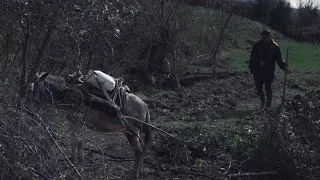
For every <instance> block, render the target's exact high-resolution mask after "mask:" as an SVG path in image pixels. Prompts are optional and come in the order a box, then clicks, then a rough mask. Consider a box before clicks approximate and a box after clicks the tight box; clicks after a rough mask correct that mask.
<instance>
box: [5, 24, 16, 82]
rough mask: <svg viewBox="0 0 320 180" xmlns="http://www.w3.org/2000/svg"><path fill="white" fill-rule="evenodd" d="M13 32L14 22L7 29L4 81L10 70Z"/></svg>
mask: <svg viewBox="0 0 320 180" xmlns="http://www.w3.org/2000/svg"><path fill="white" fill-rule="evenodd" d="M12 34H13V29H12V23H10V24H9V28H8V30H7V36H6V49H5V50H6V59H5V61H4V64H3V67H2V72H3V77H2V78H3V79H2V80H3V81H5V79H6V76H7V75H6V73H7V70H8V64H9V61H10V59H11V58H10V56H11V48H12Z"/></svg>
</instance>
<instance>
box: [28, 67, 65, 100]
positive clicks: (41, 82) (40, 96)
mask: <svg viewBox="0 0 320 180" xmlns="http://www.w3.org/2000/svg"><path fill="white" fill-rule="evenodd" d="M66 90H67V87H66V84H65V79H64V78H63V77H60V76H54V75H51V74H50V71H49V72H42V73H37V75H36V79H35V81H34V82H33V83H31V84H30V86H29V88H28V91H27V96H26V102H27V103H28V104H34V105H39V103H53V102H55V101H59V100H61V99H62V98H63V96H64V93H65V91H66Z"/></svg>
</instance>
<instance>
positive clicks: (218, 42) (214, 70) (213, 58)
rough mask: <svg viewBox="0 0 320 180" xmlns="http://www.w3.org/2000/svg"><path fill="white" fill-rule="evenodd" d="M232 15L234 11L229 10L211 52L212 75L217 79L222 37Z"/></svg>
mask: <svg viewBox="0 0 320 180" xmlns="http://www.w3.org/2000/svg"><path fill="white" fill-rule="evenodd" d="M231 17H232V11H230V12H229V14H228V17H227V19H226V21H225V22H224V23H223V24H222V26H221V29H220V31H219V33H218V38H217V40H216V42H215V44H214V46H213V48H212V51H211V53H212V54H211V62H212V66H211V68H212V69H211V70H212V76H213V78H214V79H217V66H218V62H217V61H218V60H217V54H218V52H219V49H220V45H221V42H222V37H223V35H224V32H225V30H226V28H227V25H228V23H229V21H230V19H231ZM222 18H223V17H222Z"/></svg>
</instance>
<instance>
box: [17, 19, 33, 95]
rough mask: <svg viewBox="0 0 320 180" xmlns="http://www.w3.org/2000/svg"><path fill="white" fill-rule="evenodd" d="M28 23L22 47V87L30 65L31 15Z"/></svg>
mask: <svg viewBox="0 0 320 180" xmlns="http://www.w3.org/2000/svg"><path fill="white" fill-rule="evenodd" d="M26 20H27V25H26V30H25V32H24V44H23V49H22V59H21V61H22V68H21V74H20V84H19V85H20V89H22V87H23V85H24V84H25V83H26V75H27V66H28V50H29V40H30V17H29V16H26Z"/></svg>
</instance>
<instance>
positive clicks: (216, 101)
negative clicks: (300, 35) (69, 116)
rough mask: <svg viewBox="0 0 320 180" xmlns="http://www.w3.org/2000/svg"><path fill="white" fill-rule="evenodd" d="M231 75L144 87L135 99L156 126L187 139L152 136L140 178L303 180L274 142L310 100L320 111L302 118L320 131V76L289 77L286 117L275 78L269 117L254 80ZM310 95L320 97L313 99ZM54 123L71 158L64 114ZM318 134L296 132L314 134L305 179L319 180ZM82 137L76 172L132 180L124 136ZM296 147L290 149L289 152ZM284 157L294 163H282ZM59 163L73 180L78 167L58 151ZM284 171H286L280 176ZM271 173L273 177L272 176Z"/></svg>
mask: <svg viewBox="0 0 320 180" xmlns="http://www.w3.org/2000/svg"><path fill="white" fill-rule="evenodd" d="M231 72H232V73H228V74H225V75H221V76H220V78H219V79H218V80H212V79H206V80H199V81H196V82H188V86H183V87H182V89H181V90H180V91H174V90H168V89H166V88H162V89H161V88H157V89H155V88H147V89H145V90H144V91H143V92H138V93H137V94H139V95H140V96H141V98H143V99H144V100H145V101H146V102H147V104H148V106H149V108H150V111H151V122H152V124H154V125H156V126H157V127H159V128H162V129H164V130H166V131H168V132H170V133H172V134H174V135H176V136H177V137H179V138H181V139H183V140H184V141H188V143H186V144H185V143H182V142H180V141H178V140H175V139H172V138H168V137H166V136H165V135H163V136H161V135H160V134H159V133H158V132H156V131H154V133H153V135H154V141H153V144H152V147H151V150H150V152H149V154H148V156H147V157H146V161H145V164H144V166H143V169H142V172H141V175H140V179H176V180H178V179H226V178H227V177H229V176H230V175H232V174H237V173H254V172H257V173H259V172H271V175H270V174H269V175H268V174H267V175H262V176H258V177H255V176H251V175H250V176H249V177H248V178H247V179H288V178H289V179H295V178H296V179H299V177H300V176H299V177H298V176H295V177H293V176H292V177H290V174H292V168H291V166H288V167H286V168H287V169H286V168H285V167H284V164H287V163H288V162H291V161H292V163H293V164H295V162H293V161H294V160H292V159H291V160H290V156H287V154H286V153H287V152H288V151H287V148H284V150H283V151H282V150H281V151H280V150H277V145H278V144H277V143H273V142H272V141H271V140H275V142H279V141H280V140H278V138H279V137H281V138H280V139H282V140H283V138H284V137H289V136H287V134H288V133H287V131H286V132H284V134H285V135H284V134H282V135H283V136H276V135H277V132H278V131H277V132H276V130H279V127H280V124H281V123H280V122H284V121H285V122H289V121H290V122H291V120H292V119H297V117H296V115H295V114H298V113H296V112H300V110H299V108H298V109H296V108H295V107H299V106H301V104H303V105H305V104H310V102H311V101H312V102H313V104H312V106H314V107H316V108H313V109H312V108H311V109H309V110H308V112H309V113H310V112H312V113H313V114H311V115H310V114H309V115H304V116H306V117H302V119H303V118H305V119H309V122H310V124H308V126H310V127H318V124H317V122H318V121H317V118H318V117H319V116H318V117H316V116H317V115H319V114H315V112H317V110H319V106H318V105H319V98H320V92H318V91H316V90H317V89H318V88H319V84H320V80H319V78H315V77H318V76H319V74H318V73H317V72H309V73H302V72H293V73H292V74H290V75H289V79H288V90H287V99H288V100H292V101H288V102H287V104H288V105H287V106H288V109H287V111H288V112H286V113H283V114H282V115H281V114H280V113H278V105H279V104H280V102H281V93H282V78H283V77H282V75H281V74H280V73H279V74H277V75H278V77H277V78H276V80H275V82H274V84H273V89H274V100H273V109H272V111H270V112H265V111H261V110H259V109H258V107H259V101H258V99H257V95H256V93H255V89H254V86H253V80H252V77H251V75H250V74H248V73H247V72H245V71H242V70H232V71H231ZM310 92H311V94H317V93H318V96H312V97H311V95H310ZM308 93H309V96H308V98H309V99H308V100H305V101H303V98H304V97H305V94H308ZM296 95H300V96H296ZM299 97H300V99H299ZM300 101H301V102H300ZM298 102H299V103H300V104H299V103H298ZM316 103H318V104H316ZM305 106H307V105H305ZM310 106H311V105H310ZM317 108H318V109H317ZM302 111H303V112H304V110H301V112H302ZM53 113H55V112H50V113H49V114H50V116H49V117H48V116H44V117H46V118H48V119H50V118H52V117H53ZM47 115H48V114H47ZM307 116H309V117H307ZM55 117H56V118H55V120H56V121H57V122H58V123H57V124H59V131H58V132H56V137H57V138H58V139H59V145H60V146H61V147H62V149H63V151H64V152H65V153H66V154H67V155H69V154H70V152H69V149H70V148H69V145H68V141H69V138H68V136H67V134H68V132H67V129H66V128H65V123H64V120H63V118H60V116H59V115H57V116H55ZM299 117H300V116H299ZM300 118H301V117H300ZM298 119H299V118H298ZM305 119H303V120H305ZM275 122H276V123H275ZM299 122H300V121H299ZM299 122H298V121H296V123H294V122H292V123H291V124H299ZM319 122H320V121H319ZM292 126H293V127H295V126H294V125H292ZM290 127H291V126H290ZM293 129H297V128H293ZM319 129H320V128H319ZM319 129H317V128H313V129H312V128H311V129H308V130H306V129H299V128H298V130H297V131H295V130H293V131H292V132H294V133H298V132H300V133H301V134H305V133H304V132H306V131H308V132H310V133H309V134H308V135H305V136H304V137H305V139H304V141H305V143H302V144H304V145H308V148H309V149H310V151H312V152H314V153H315V158H314V159H312V162H311V163H309V166H310V167H314V169H313V170H311V171H308V173H309V174H308V177H312V179H313V178H315V179H316V178H317V177H320V176H319V174H317V173H315V172H317V169H316V168H317V161H318V160H319V159H320V158H319V152H320V151H319V149H317V148H310V144H312V143H317V138H318V136H317V135H313V132H320V131H318V130H319ZM272 132H276V133H275V134H276V135H270V134H272ZM264 135H265V136H266V137H265V136H264ZM269 135H270V136H269ZM82 137H83V138H84V140H85V149H86V152H85V165H84V166H83V167H82V168H79V171H80V173H81V175H82V176H83V178H84V179H132V178H131V177H130V171H131V169H132V166H133V153H132V150H131V148H130V146H129V144H128V143H127V140H126V138H125V137H124V135H123V134H122V133H121V132H119V133H109V134H105V133H98V132H93V131H90V130H84V131H83V134H82ZM268 138H270V139H271V140H270V139H268ZM289 138H290V137H289ZM266 139H267V140H266ZM298 139H299V141H293V142H297V144H301V143H300V139H301V138H298ZM266 141H268V142H266ZM269 141H270V142H269ZM287 141H290V142H291V140H287ZM287 141H286V142H287ZM309 141H312V142H309ZM281 142H282V141H281ZM283 142H284V141H283ZM319 143H320V141H319ZM297 144H294V143H293V144H292V146H293V145H297ZM282 145H283V144H282ZM319 147H320V145H319ZM269 148H270V149H269ZM303 148H306V147H304V146H303V147H302V149H303ZM289 149H290V148H289ZM299 152H300V151H299ZM283 157H287V158H288V159H289V160H288V161H285V160H283V161H282V160H279V159H283ZM57 159H59V161H58V162H59V164H60V165H62V167H64V169H63V170H62V171H63V172H61V174H63V176H61V177H60V178H63V179H76V175H75V173H74V171H73V169H72V168H70V166H68V164H67V162H66V161H64V160H63V157H61V155H59V153H57ZM298 160H299V159H298ZM298 160H297V162H298ZM307 160H308V159H306V161H307ZM280 167H282V169H284V170H283V171H280V172H279V169H281V168H280ZM294 168H296V166H295V167H294ZM294 168H293V169H294ZM318 170H319V169H318ZM273 172H275V173H276V174H275V175H274V174H272V173H273ZM319 172H320V171H319ZM310 174H311V176H310ZM317 175H318V176H317ZM305 176H306V177H307V175H305ZM40 179H41V178H40ZM244 179H245V178H244Z"/></svg>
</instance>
